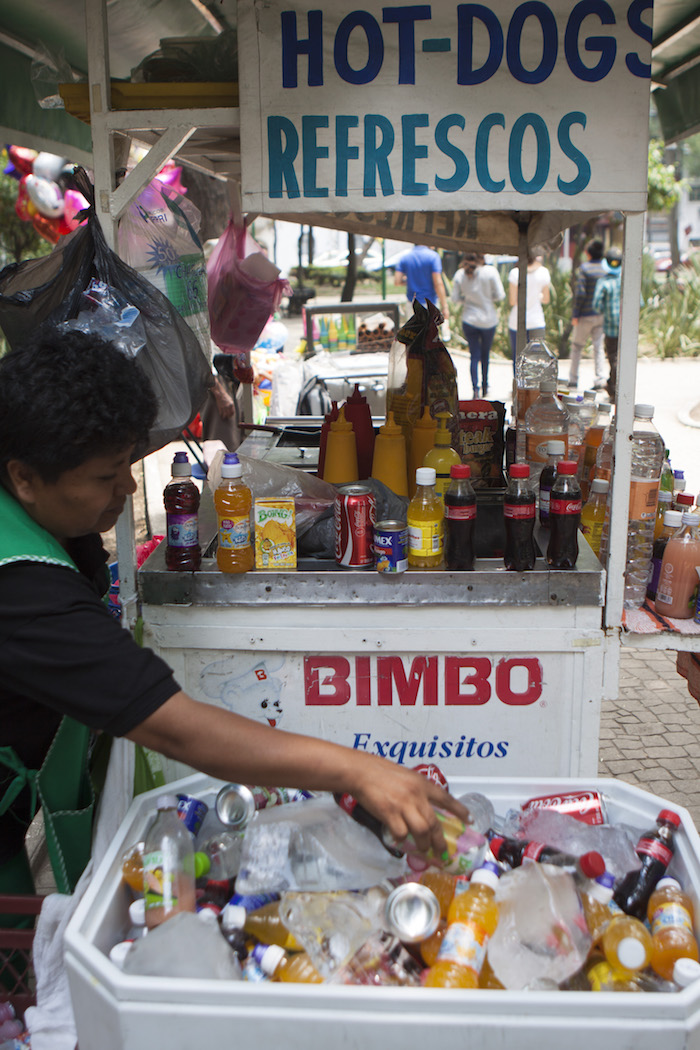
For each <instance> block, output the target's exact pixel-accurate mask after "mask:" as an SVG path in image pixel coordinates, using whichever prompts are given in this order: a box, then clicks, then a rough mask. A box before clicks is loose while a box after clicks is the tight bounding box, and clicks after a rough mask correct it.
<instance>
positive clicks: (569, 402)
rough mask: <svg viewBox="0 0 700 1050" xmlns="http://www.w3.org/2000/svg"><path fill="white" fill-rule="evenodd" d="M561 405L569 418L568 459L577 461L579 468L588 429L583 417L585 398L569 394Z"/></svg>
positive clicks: (562, 399)
mask: <svg viewBox="0 0 700 1050" xmlns="http://www.w3.org/2000/svg"><path fill="white" fill-rule="evenodd" d="M561 403H562V406H563V407H564V409H565V410H566V412H567V414H568V416H569V439H568V449H567V453H566V455H567V458H568V459H573V460H575V461H576V464H577V466H578V460H579V456H580V454H581V449H582V448H583V441H584V438H585V436H586V429H587V427H586V422H585V420H584V415H583V398H582V397H580V396H579V397H574V396H573V395H571V394H569V395H567V396H565V397H562V398H561Z"/></svg>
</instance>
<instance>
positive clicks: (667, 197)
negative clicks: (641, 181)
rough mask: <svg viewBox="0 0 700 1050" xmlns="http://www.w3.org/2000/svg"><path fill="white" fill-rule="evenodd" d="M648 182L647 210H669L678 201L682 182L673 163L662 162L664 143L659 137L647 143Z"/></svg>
mask: <svg viewBox="0 0 700 1050" xmlns="http://www.w3.org/2000/svg"><path fill="white" fill-rule="evenodd" d="M648 182H649V188H648V197H647V210H648V211H670V210H671V208H672V207H673V206H674V204H677V203H678V201H679V199H680V195H681V189H682V186H683V183H682V181H681V180H680V179H678V178H677V177H676V170H675V167H674V165H673V164H666V163H665V162H664V144H663V142H660V141H659V139H652V140H651V141H650V143H649V170H648Z"/></svg>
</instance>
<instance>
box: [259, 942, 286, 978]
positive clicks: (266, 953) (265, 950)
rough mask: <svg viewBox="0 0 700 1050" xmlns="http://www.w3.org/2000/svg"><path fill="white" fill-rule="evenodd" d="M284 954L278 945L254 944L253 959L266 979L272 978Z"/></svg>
mask: <svg viewBox="0 0 700 1050" xmlns="http://www.w3.org/2000/svg"><path fill="white" fill-rule="evenodd" d="M286 954H287V953H286V952H285V950H284V948H281V947H280V946H279V944H256V945H255V947H254V948H253V958H254V959H255V961H256V963H257V964H258V966H259V967H260V969H261V970H262V972H263V973H266V974H267V975H268V977H272V975H273V973H274V972H275V970H276V969H277V967H278V966H279V964H280V963H281V962H282V960H283V959H284V957H285V955H286Z"/></svg>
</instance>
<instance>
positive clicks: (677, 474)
mask: <svg viewBox="0 0 700 1050" xmlns="http://www.w3.org/2000/svg"><path fill="white" fill-rule="evenodd" d="M662 470H663V467H662ZM686 485H687V481H686V480H685V473H684V471H682V470H674V472H673V502H674V503H675V502H676V499H677V497H678V494H679V493H680V492H685V487H686Z"/></svg>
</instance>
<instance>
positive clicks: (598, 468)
mask: <svg viewBox="0 0 700 1050" xmlns="http://www.w3.org/2000/svg"><path fill="white" fill-rule="evenodd" d="M600 407H601V408H602V407H603V406H602V405H601V406H600ZM614 446H615V420H614V418H612V417H611V418H610V421H609V422H608V423H606V425H605V429H604V430H603V435H602V437H601V439H600V444H599V446H598V451H597V452H596V457H595V469H594V477H596V478H603V479H604V480H605V481H610V482H612V474H613V470H612V468H613V451H614Z"/></svg>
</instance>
